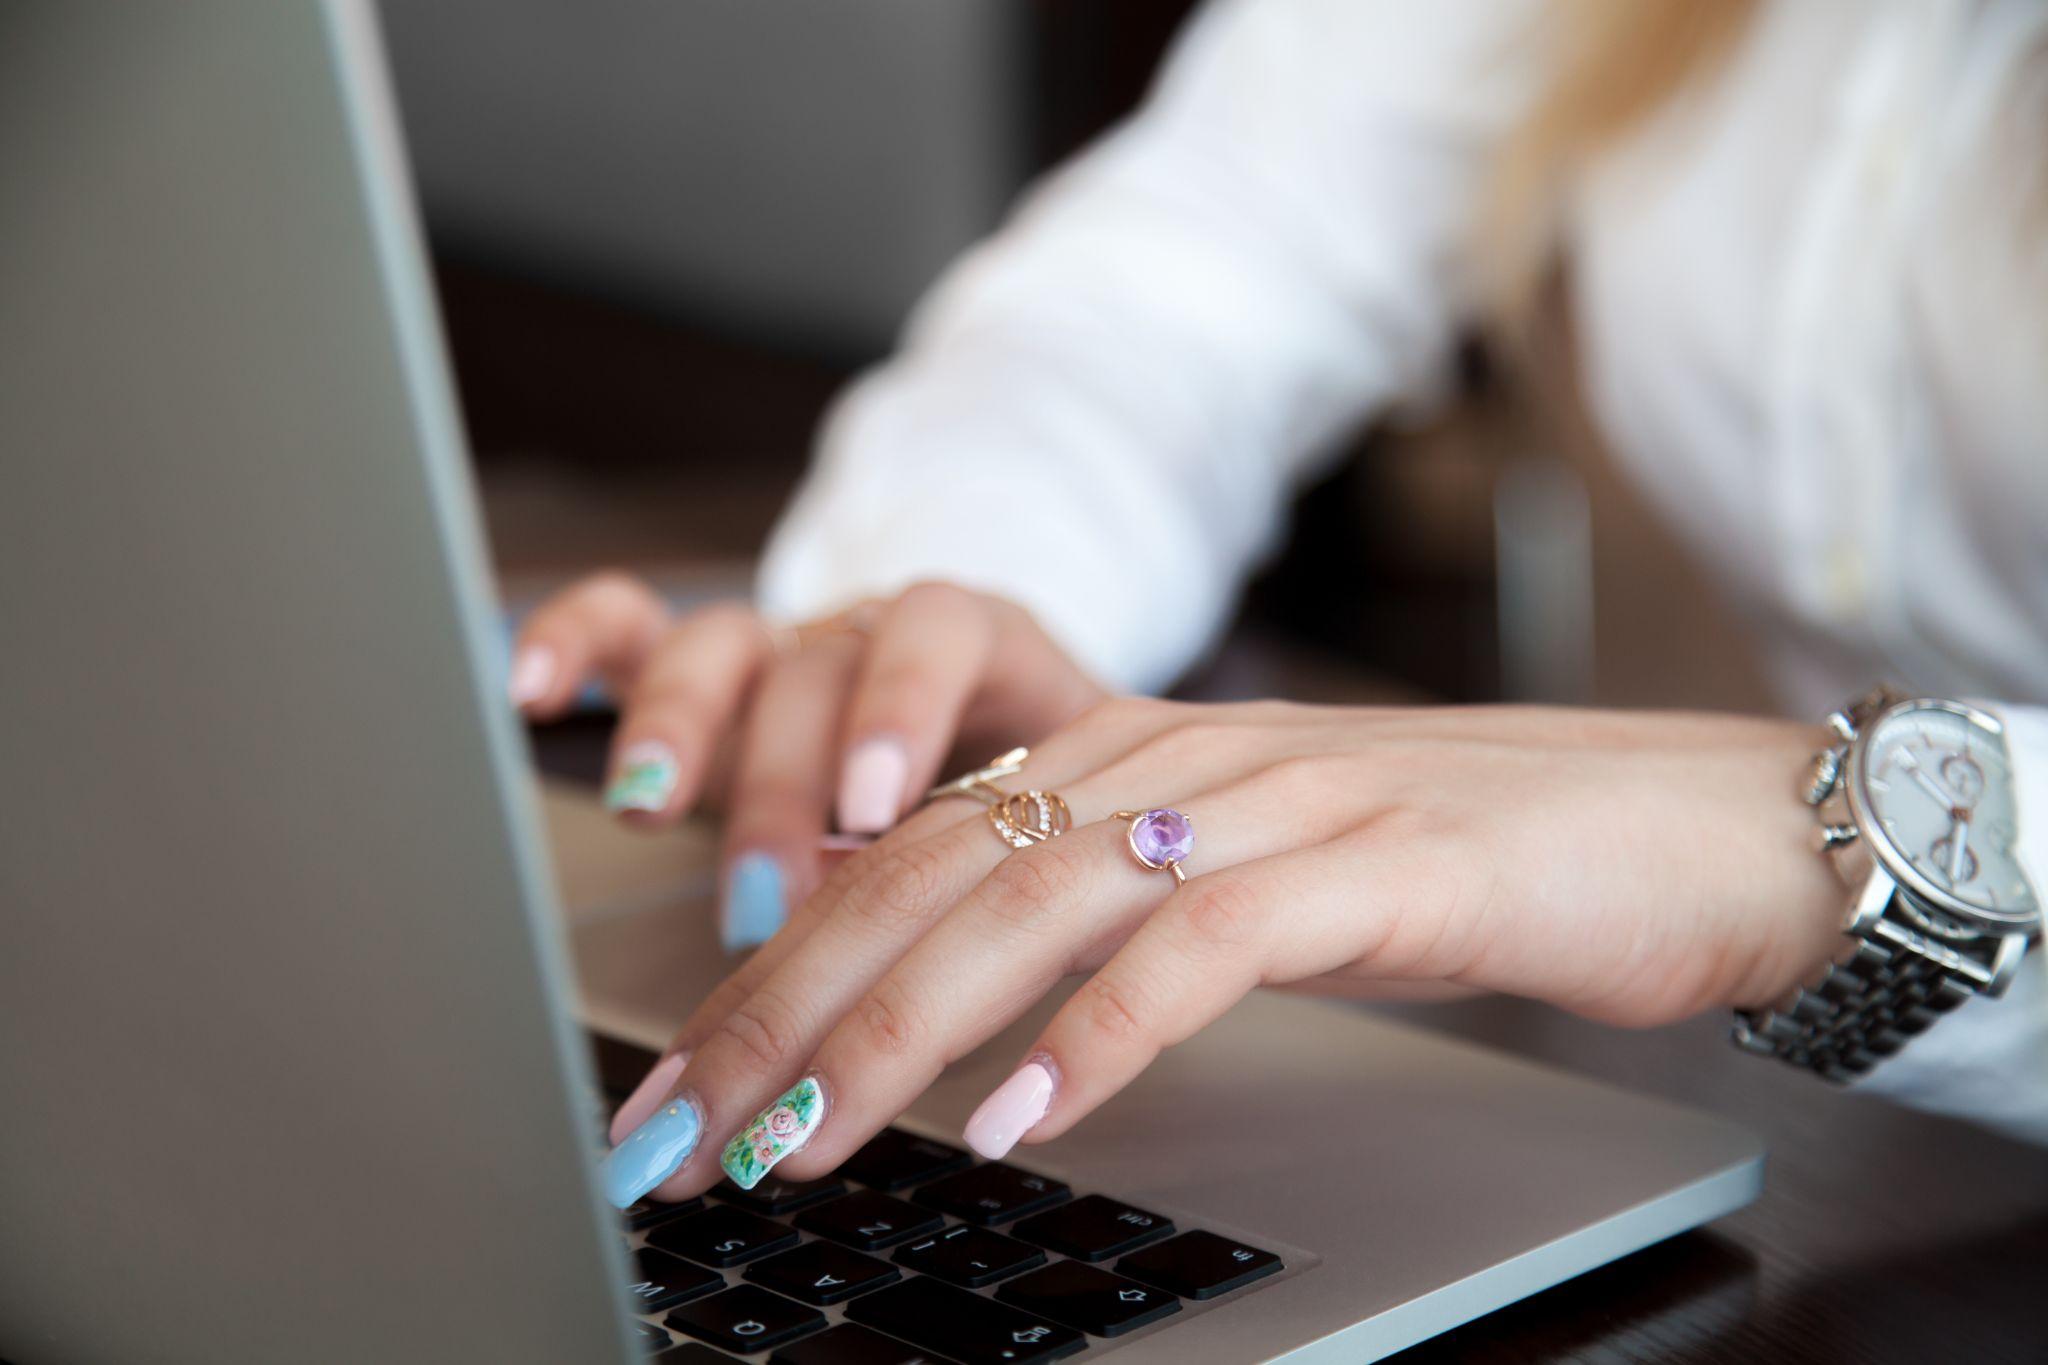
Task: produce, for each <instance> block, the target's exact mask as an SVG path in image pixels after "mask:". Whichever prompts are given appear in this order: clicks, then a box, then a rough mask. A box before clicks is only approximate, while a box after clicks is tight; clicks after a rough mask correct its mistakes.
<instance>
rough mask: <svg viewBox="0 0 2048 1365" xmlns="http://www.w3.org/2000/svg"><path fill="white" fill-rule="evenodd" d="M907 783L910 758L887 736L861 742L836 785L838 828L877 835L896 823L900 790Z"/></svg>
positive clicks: (898, 744)
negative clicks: (837, 792)
mask: <svg viewBox="0 0 2048 1365" xmlns="http://www.w3.org/2000/svg"><path fill="white" fill-rule="evenodd" d="M909 782H910V755H909V754H908V753H906V752H904V749H903V741H901V740H899V739H896V738H894V737H893V736H890V735H877V736H876V737H875V738H873V739H870V740H864V741H862V742H861V743H860V745H858V746H857V747H856V748H855V749H854V751H853V752H852V753H851V754H849V755H847V758H846V775H845V776H844V777H842V778H841V779H840V781H839V828H840V829H842V830H844V831H846V832H847V833H849V834H879V833H881V832H882V831H883V830H885V829H887V828H889V826H891V825H893V824H895V823H896V817H897V815H898V814H899V813H901V811H902V809H903V789H904V787H905V786H907V785H909Z"/></svg>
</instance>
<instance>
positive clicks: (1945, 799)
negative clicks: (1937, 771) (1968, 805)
mask: <svg viewBox="0 0 2048 1365" xmlns="http://www.w3.org/2000/svg"><path fill="white" fill-rule="evenodd" d="M1899 757H1900V759H1901V760H1902V762H1901V763H1900V765H1899V766H1900V767H1902V768H1904V769H1905V770H1906V772H1907V773H1908V774H1909V775H1910V776H1911V777H1912V779H1913V780H1914V781H1915V782H1918V783H1919V784H1920V785H1921V786H1923V787H1925V788H1926V789H1927V794H1928V795H1929V796H1931V797H1933V798H1934V799H1935V800H1937V801H1939V802H1941V804H1942V805H1944V806H1946V807H1948V808H1949V809H1950V810H1961V809H1962V808H1963V803H1962V802H1960V801H1958V800H1956V798H1955V796H1954V794H1953V793H1951V792H1950V791H1949V789H1948V788H1947V787H1945V786H1943V785H1942V784H1941V783H1939V782H1937V781H1935V780H1934V777H1933V775H1932V774H1930V773H1929V772H1928V771H1927V769H1925V768H1923V767H1921V766H1920V764H1919V762H1918V761H1917V760H1913V759H1912V757H1911V755H1909V754H1900V755H1899Z"/></svg>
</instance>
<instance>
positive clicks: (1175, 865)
mask: <svg viewBox="0 0 2048 1365" xmlns="http://www.w3.org/2000/svg"><path fill="white" fill-rule="evenodd" d="M1109 818H1110V819H1112V820H1128V821H1130V827H1129V828H1128V829H1127V830H1126V831H1125V835H1124V837H1125V838H1126V839H1128V840H1129V841H1130V845H1131V856H1132V857H1134V858H1136V859H1137V860H1138V861H1139V862H1140V863H1143V864H1144V865H1145V866H1146V867H1149V868H1151V869H1152V870H1153V871H1154V872H1171V873H1172V874H1173V879H1174V881H1176V882H1179V883H1181V884H1183V885H1185V884H1186V882H1187V879H1188V874H1187V873H1185V872H1183V871H1181V870H1180V865H1181V863H1182V862H1183V861H1185V860H1186V858H1187V856H1188V854H1190V853H1193V852H1194V851H1195V822H1194V821H1192V820H1190V819H1188V817H1187V816H1185V815H1183V814H1181V813H1180V812H1179V811H1177V810H1172V809H1169V808H1168V807H1165V806H1159V807H1156V808H1154V809H1152V810H1143V811H1139V810H1120V811H1118V812H1116V814H1114V815H1112V816H1110V817H1109Z"/></svg>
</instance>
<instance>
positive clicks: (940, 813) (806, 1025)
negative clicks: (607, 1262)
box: [654, 702, 1185, 1199]
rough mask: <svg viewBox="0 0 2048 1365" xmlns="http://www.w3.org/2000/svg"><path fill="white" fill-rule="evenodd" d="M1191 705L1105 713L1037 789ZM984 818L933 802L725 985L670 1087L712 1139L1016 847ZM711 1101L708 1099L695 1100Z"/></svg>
mask: <svg viewBox="0 0 2048 1365" xmlns="http://www.w3.org/2000/svg"><path fill="white" fill-rule="evenodd" d="M1184 709H1185V708H1182V707H1179V706H1176V705H1173V704H1170V703H1145V702H1119V703H1114V704H1111V705H1107V706H1105V707H1103V708H1100V710H1099V711H1098V712H1097V713H1094V714H1091V715H1090V716H1089V717H1088V718H1086V719H1084V720H1083V721H1082V722H1081V723H1078V724H1076V725H1075V726H1073V727H1070V729H1069V730H1068V731H1067V732H1066V733H1064V734H1062V735H1060V736H1056V737H1055V738H1054V740H1052V741H1050V742H1048V744H1047V745H1045V746H1044V750H1043V752H1044V759H1043V761H1042V762H1041V760H1040V759H1039V758H1038V757H1037V756H1034V757H1033V759H1032V760H1031V765H1030V769H1029V777H1028V779H1027V778H1023V777H1020V778H1019V779H1018V781H1019V782H1020V783H1021V782H1022V781H1024V780H1029V781H1031V782H1032V783H1033V784H1034V785H1039V784H1042V785H1044V786H1047V787H1057V786H1058V785H1059V784H1060V783H1061V782H1063V781H1064V778H1063V776H1062V774H1065V773H1070V772H1077V771H1078V772H1085V771H1088V770H1089V769H1092V768H1095V767H1098V766H1099V765H1100V763H1101V761H1102V760H1101V757H1100V756H1101V755H1102V754H1104V753H1111V754H1114V753H1120V752H1122V751H1124V750H1125V749H1128V748H1130V747H1131V746H1133V745H1139V746H1141V747H1142V745H1143V744H1144V743H1145V742H1147V741H1148V740H1149V739H1151V738H1153V737H1156V735H1157V734H1158V733H1159V732H1161V731H1163V730H1167V729H1170V728H1171V727H1172V725H1173V724H1174V722H1175V721H1176V720H1177V719H1178V718H1179V717H1180V716H1181V715H1182V714H1183V712H1184ZM1007 851H1008V850H1007V846H1006V845H1005V844H1004V843H1003V842H1002V840H1000V839H999V838H998V837H997V836H996V835H995V833H994V832H993V831H992V830H991V829H990V827H989V823H988V821H987V819H986V816H985V813H984V812H982V811H981V810H979V809H977V808H976V807H975V806H973V805H971V804H969V803H967V802H965V801H963V800H957V799H954V800H946V801H941V802H935V803H933V805H932V806H931V807H930V808H929V809H927V810H924V811H921V812H919V814H918V815H917V817H916V818H915V819H913V820H910V821H907V822H905V824H904V825H903V826H902V827H901V828H900V829H898V830H897V831H895V832H893V833H891V834H890V835H889V836H887V837H886V838H885V839H884V840H882V841H881V843H879V844H878V845H877V846H876V847H875V848H874V849H871V850H869V851H868V852H867V853H864V854H862V855H860V856H859V857H857V858H853V859H850V860H849V861H848V862H847V863H846V864H845V866H843V867H842V868H840V869H839V870H838V871H836V872H835V873H833V874H832V876H831V877H829V878H828V879H827V881H826V884H825V886H824V887H823V888H822V889H821V890H820V892H819V893H818V894H817V895H816V896H814V897H812V898H811V900H810V901H808V902H806V903H804V904H803V905H801V906H799V907H797V908H796V909H795V911H794V912H793V914H792V916H791V919H790V922H789V924H788V925H787V926H786V927H785V928H784V929H783V931H782V932H781V933H780V934H777V935H776V936H775V938H773V939H772V940H770V941H769V942H768V943H767V944H766V945H765V946H764V947H763V948H762V949H761V950H760V951H759V952H757V953H755V954H754V956H753V957H752V958H750V959H749V960H748V961H747V962H746V963H745V964H743V965H742V966H741V968H740V970H739V971H738V972H735V973H734V974H733V975H732V976H731V977H729V978H728V979H727V980H726V981H725V982H723V983H722V984H721V985H720V986H719V987H718V988H717V989H716V990H715V991H713V992H712V994H711V996H710V997H709V998H708V999H707V1000H706V1001H705V1002H704V1003H703V1005H701V1006H700V1007H699V1008H698V1010H697V1011H696V1012H695V1013H694V1014H693V1015H692V1016H691V1018H690V1020H689V1022H688V1023H686V1024H685V1025H684V1026H683V1028H682V1030H681V1031H680V1032H679V1033H678V1034H677V1035H676V1038H675V1039H674V1041H673V1042H672V1043H671V1044H670V1047H669V1049H668V1051H669V1053H670V1054H674V1053H677V1052H685V1051H687V1052H689V1053H690V1054H691V1056H690V1062H689V1066H688V1068H687V1069H686V1070H685V1072H684V1073H683V1075H682V1077H681V1078H680V1080H679V1081H678V1082H677V1084H676V1085H675V1086H674V1087H673V1091H672V1093H673V1094H675V1095H683V1096H686V1097H688V1098H687V1107H688V1108H689V1110H690V1112H697V1113H702V1114H703V1115H704V1117H705V1128H704V1136H705V1137H706V1140H707V1142H708V1141H709V1140H710V1139H712V1138H718V1139H720V1140H721V1141H722V1139H723V1138H724V1137H725V1136H727V1135H729V1134H731V1133H732V1132H733V1131H735V1130H736V1129H737V1128H738V1127H739V1126H740V1124H741V1123H743V1122H744V1121H745V1120H747V1119H749V1118H751V1117H752V1116H753V1115H754V1114H756V1113H757V1112H758V1111H759V1110H760V1109H761V1107H762V1106H763V1105H764V1104H765V1103H766V1102H767V1100H768V1099H770V1098H772V1097H773V1096H774V1095H775V1094H776V1093H777V1091H778V1090H780V1089H781V1088H782V1087H784V1086H787V1085H788V1084H789V1083H790V1082H791V1081H793V1080H795V1079H796V1074H797V1073H796V1069H797V1067H798V1066H799V1065H800V1064H801V1063H802V1062H803V1061H804V1060H806V1059H808V1058H809V1056H810V1055H811V1053H812V1052H813V1051H814V1050H815V1048H816V1046H817V1044H818V1042H819V1041H821V1040H822V1039H823V1037H824V1036H825V1032H826V1030H827V1029H828V1028H829V1027H830V1025H831V1023H832V1022H833V1020H834V1019H836V1018H837V1017H838V1015H839V1014H841V1013H843V1012H844V1011H845V1010H846V1009H847V1008H848V1007H850V1006H851V1005H852V1004H853V1002H854V1001H855V1000H857V999H858V998H859V996H860V994H861V992H863V991H864V990H866V989H867V988H868V986H869V985H871V984H872V982H873V981H874V980H875V979H876V978H877V977H878V976H879V975H880V974H881V973H882V972H883V971H884V970H886V968H887V967H888V966H889V964H890V963H891V962H893V961H895V959H896V958H897V957H899V956H900V955H901V954H902V952H903V951H904V949H905V948H906V947H907V946H908V945H909V944H910V943H912V942H914V941H915V940H916V938H917V936H918V935H919V934H921V933H922V932H923V931H924V929H925V927H926V926H927V925H928V924H929V923H930V922H931V921H932V920H933V919H935V918H936V917H937V916H938V915H939V914H941V913H942V912H943V911H944V910H945V909H946V907H948V906H950V905H952V904H953V903H954V902H955V901H957V900H958V899H959V898H960V897H961V896H963V895H965V894H966V893H967V891H969V890H970V889H972V887H973V885H974V884H975V882H977V881H979V880H980V879H981V878H982V877H983V876H985V875H986V874H987V872H988V870H989V869H990V868H991V867H993V866H994V865H995V864H996V863H997V862H999V861H1001V859H1002V856H1003V854H1004V853H1005V852H1007ZM700 1096H701V1097H702V1098H701V1099H699V1098H698V1097H700ZM717 1158H718V1152H717V1151H716V1150H715V1149H714V1150H712V1154H711V1159H710V1160H708V1161H707V1160H700V1159H697V1158H695V1157H690V1158H686V1159H684V1164H682V1165H681V1167H680V1169H677V1170H675V1171H674V1173H673V1174H672V1175H669V1176H667V1177H665V1178H662V1181H661V1184H660V1187H659V1188H658V1189H656V1190H655V1191H654V1196H655V1197H656V1198H660V1199H680V1198H687V1197H689V1196H691V1195H694V1194H697V1193H699V1192H701V1191H702V1190H704V1189H705V1188H708V1187H709V1186H710V1185H711V1184H712V1183H713V1182H714V1181H715V1180H716V1179H717V1178H718V1174H719V1171H718V1160H717Z"/></svg>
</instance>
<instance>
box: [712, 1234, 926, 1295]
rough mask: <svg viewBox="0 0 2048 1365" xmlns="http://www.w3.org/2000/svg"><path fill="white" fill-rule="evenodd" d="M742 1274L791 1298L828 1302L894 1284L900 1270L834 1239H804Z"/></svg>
mask: <svg viewBox="0 0 2048 1365" xmlns="http://www.w3.org/2000/svg"><path fill="white" fill-rule="evenodd" d="M746 1277H747V1278H748V1279H749V1280H752V1281H753V1282H754V1283H755V1284H758V1285H765V1286H766V1287H767V1288H769V1289H772V1290H774V1291H775V1292H776V1293H778V1294H787V1295H789V1296H790V1297H791V1298H792V1299H801V1300H803V1301H804V1302H805V1303H815V1304H828V1303H838V1302H839V1301H840V1300H842V1299H850V1298H852V1297H853V1296H854V1295H855V1294H865V1293H867V1292H868V1290H870V1289H880V1288H881V1287H882V1286H883V1285H885V1284H894V1283H895V1282H896V1281H897V1280H900V1279H902V1278H903V1272H902V1271H900V1270H898V1269H897V1268H896V1267H895V1266H893V1265H890V1264H889V1263H888V1262H887V1261H878V1260H876V1259H875V1258H874V1257H872V1256H863V1255H861V1254H860V1253H859V1252H858V1251H848V1250H847V1249H846V1248H845V1247H843V1246H840V1245H838V1244H837V1243H835V1242H806V1243H804V1244H803V1245H802V1246H800V1247H798V1248H797V1249H796V1250H795V1251H785V1252H783V1253H782V1254H781V1255H779V1256H770V1257H769V1258H768V1259H767V1260H765V1261H756V1262H754V1263H753V1264H752V1265H750V1266H748V1267H747V1275H746Z"/></svg>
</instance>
